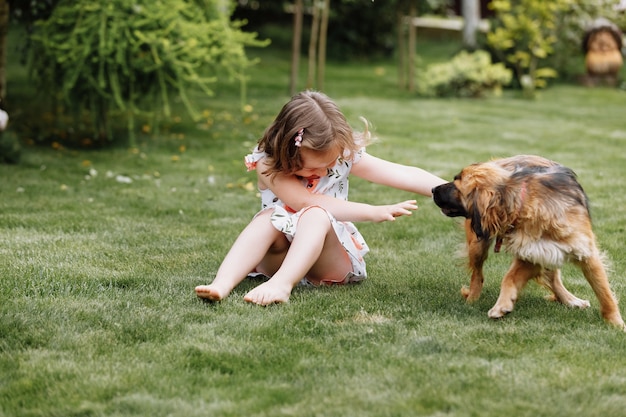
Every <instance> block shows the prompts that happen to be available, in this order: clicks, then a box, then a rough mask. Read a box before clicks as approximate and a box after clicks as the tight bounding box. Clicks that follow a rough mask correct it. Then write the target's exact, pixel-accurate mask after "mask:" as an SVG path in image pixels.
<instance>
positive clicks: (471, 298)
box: [461, 285, 480, 303]
mask: <svg viewBox="0 0 626 417" xmlns="http://www.w3.org/2000/svg"><path fill="white" fill-rule="evenodd" d="M461 295H462V296H463V298H465V301H467V302H468V303H473V302H475V301H478V299H479V298H480V293H479V294H472V291H471V290H470V288H469V287H468V286H467V285H464V286H463V287H461Z"/></svg>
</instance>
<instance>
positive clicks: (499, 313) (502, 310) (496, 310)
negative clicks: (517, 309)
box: [487, 304, 513, 320]
mask: <svg viewBox="0 0 626 417" xmlns="http://www.w3.org/2000/svg"><path fill="white" fill-rule="evenodd" d="M511 311H513V307H512V306H511V307H501V306H498V305H497V304H496V305H495V306H493V308H492V309H491V310H489V313H487V315H488V316H489V318H490V319H494V320H495V319H501V318H502V317H504V316H506V315H507V314H509V313H510V312H511Z"/></svg>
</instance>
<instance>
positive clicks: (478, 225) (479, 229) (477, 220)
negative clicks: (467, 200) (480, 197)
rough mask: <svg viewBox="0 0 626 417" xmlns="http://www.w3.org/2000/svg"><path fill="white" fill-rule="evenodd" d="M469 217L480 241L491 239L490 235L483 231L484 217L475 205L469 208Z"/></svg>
mask: <svg viewBox="0 0 626 417" xmlns="http://www.w3.org/2000/svg"><path fill="white" fill-rule="evenodd" d="M467 217H468V218H469V219H470V226H471V227H472V230H473V231H474V234H475V235H476V237H477V238H478V240H483V239H489V233H488V232H487V231H485V230H484V229H483V225H482V215H481V214H480V210H478V208H477V207H476V204H475V203H474V204H472V205H471V206H470V207H469V209H468V216H467Z"/></svg>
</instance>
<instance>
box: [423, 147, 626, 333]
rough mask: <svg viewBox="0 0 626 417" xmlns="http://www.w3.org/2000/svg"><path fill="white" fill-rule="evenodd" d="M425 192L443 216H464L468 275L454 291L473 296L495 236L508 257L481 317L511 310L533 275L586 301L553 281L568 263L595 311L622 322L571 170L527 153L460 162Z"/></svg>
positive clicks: (559, 292) (581, 303)
mask: <svg viewBox="0 0 626 417" xmlns="http://www.w3.org/2000/svg"><path fill="white" fill-rule="evenodd" d="M433 198H434V201H435V204H437V205H438V206H439V207H440V208H441V211H442V212H443V213H444V214H445V215H447V216H449V217H457V216H463V217H465V218H466V221H465V233H466V240H467V246H468V257H469V267H470V270H471V273H472V276H471V280H470V287H469V289H467V288H463V290H462V293H463V295H464V296H465V297H466V298H467V301H468V302H472V301H475V300H477V299H478V298H479V297H480V292H481V290H482V287H483V279H484V278H483V263H484V262H485V260H486V259H487V253H488V250H489V247H490V246H491V243H492V242H493V241H494V240H495V241H496V244H495V251H496V252H498V251H499V250H500V246H501V245H502V244H504V247H505V249H506V250H507V251H508V252H510V253H512V254H513V256H514V260H513V263H512V264H511V267H510V269H509V271H508V272H507V273H506V275H505V276H504V278H503V279H502V286H501V289H500V296H499V297H498V300H497V302H496V304H495V305H494V306H493V308H492V309H491V310H489V317H491V318H494V319H496V318H500V317H503V316H504V315H505V314H507V313H509V312H511V311H512V310H513V305H514V303H515V301H516V300H517V297H518V294H519V292H520V291H521V290H522V288H523V287H524V286H525V285H526V283H527V282H528V281H529V280H530V279H533V278H535V279H537V281H538V282H539V283H540V284H542V285H544V286H545V287H547V288H548V289H549V290H551V291H552V293H553V299H554V300H557V301H560V302H561V303H563V304H565V305H568V306H572V307H579V308H585V307H589V302H588V301H586V300H581V299H579V298H577V297H575V296H574V295H573V294H571V293H570V292H569V291H568V290H567V289H566V288H565V287H564V286H563V283H562V281H561V270H560V267H561V266H562V265H563V264H564V263H565V262H572V263H574V264H576V265H577V266H578V267H580V269H581V270H582V272H583V274H584V276H585V278H586V279H587V281H588V282H589V284H590V285H591V288H593V291H594V292H595V294H596V296H597V297H598V300H599V301H600V312H601V313H602V317H604V319H605V320H606V321H607V322H609V323H611V324H614V325H616V326H618V327H621V328H624V321H623V320H622V317H621V315H620V312H619V309H618V307H617V301H616V300H615V297H614V295H613V293H612V292H611V289H610V287H609V282H608V279H607V275H606V271H605V267H604V264H603V262H602V257H601V254H600V252H599V250H598V247H597V246H596V239H595V235H594V233H593V231H592V229H591V217H590V215H589V204H588V201H587V196H586V194H585V192H584V191H583V189H582V187H581V186H580V184H579V183H578V181H577V180H576V174H575V173H574V172H573V171H572V170H571V169H569V168H566V167H564V166H562V165H559V164H557V163H556V162H553V161H550V160H547V159H545V158H542V157H539V156H532V155H519V156H514V157H511V158H506V159H497V160H493V161H489V162H485V163H480V164H474V165H470V166H468V167H465V168H464V169H463V170H462V171H461V172H460V173H459V174H458V175H457V176H456V177H454V181H453V182H450V183H447V184H443V185H440V186H438V187H435V188H434V189H433Z"/></svg>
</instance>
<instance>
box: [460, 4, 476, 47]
mask: <svg viewBox="0 0 626 417" xmlns="http://www.w3.org/2000/svg"><path fill="white" fill-rule="evenodd" d="M461 3H462V5H461V13H462V14H463V21H464V22H465V24H464V25H463V46H464V47H465V48H467V49H469V50H472V51H473V50H475V49H476V31H477V30H478V24H479V23H480V4H479V0H462V1H461Z"/></svg>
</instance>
